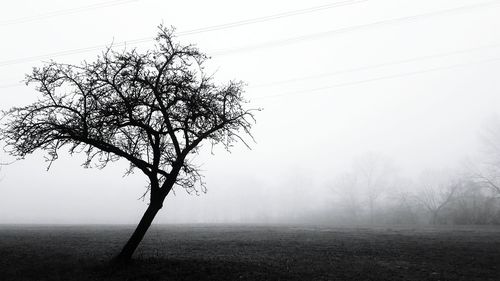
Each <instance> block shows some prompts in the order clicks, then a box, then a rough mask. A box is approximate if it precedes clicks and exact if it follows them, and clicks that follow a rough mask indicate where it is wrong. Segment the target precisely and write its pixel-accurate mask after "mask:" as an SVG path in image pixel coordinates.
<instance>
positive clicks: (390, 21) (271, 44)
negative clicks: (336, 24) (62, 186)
mask: <svg viewBox="0 0 500 281" xmlns="http://www.w3.org/2000/svg"><path fill="white" fill-rule="evenodd" d="M358 2H361V1H358ZM358 2H352V3H351V5H352V4H357V3H358ZM499 4H500V1H497V0H495V1H488V2H483V3H479V4H473V5H466V6H460V7H456V8H451V9H445V10H439V11H434V12H430V13H423V14H418V15H413V16H406V17H399V18H395V19H388V20H380V21H377V22H372V23H368V24H361V25H355V26H348V27H343V28H338V29H334V30H330V31H326V32H319V33H314V34H308V35H302V36H298V37H292V38H287V39H280V40H274V41H269V42H265V43H261V44H257V45H251V46H245V47H238V48H233V49H222V50H215V51H212V52H208V53H210V54H211V55H215V56H222V55H228V54H232V53H238V52H245V51H252V50H255V49H261V48H268V47H275V46H280V45H287V44H291V43H297V42H301V41H305V40H312V39H316V38H320V37H325V36H331V35H335V34H339V33H345V32H350V31H356V30H360V29H364V28H369V27H374V26H382V25H390V24H395V23H398V22H402V21H407V20H418V19H423V18H426V17H432V16H437V15H441V14H450V13H455V12H460V11H465V10H469V9H477V8H484V7H488V6H493V5H499ZM345 5H347V4H344V6H345ZM332 7H333V6H332ZM304 10H311V11H312V8H309V9H304ZM318 10H319V9H314V11H318ZM298 11H300V10H297V11H295V12H296V13H295V14H293V15H296V14H298ZM291 13H292V12H290V16H291ZM276 15H279V14H276ZM270 17H272V16H268V17H262V21H268V20H270V19H267V18H270ZM256 19H257V18H256ZM249 21H250V20H249ZM256 22H257V21H256V20H254V21H252V22H251V23H256ZM247 24H250V23H247ZM226 25H231V23H228V24H225V25H219V26H218V28H217V29H216V28H215V27H217V26H213V27H206V28H199V29H193V30H187V31H183V32H178V33H177V36H184V35H191V34H195V33H204V32H208V31H214V30H220V29H226V28H232V27H235V26H236V25H231V26H226ZM238 26H239V25H238ZM152 40H153V39H152V38H151V37H146V38H139V39H133V40H128V41H122V42H117V43H113V44H112V46H115V47H117V46H125V45H135V44H139V43H144V42H150V41H152ZM106 46H108V45H96V46H90V47H84V48H77V49H71V50H65V51H59V52H54V53H48V54H45V55H38V56H31V57H25V58H17V59H11V60H4V61H0V67H2V66H7V65H13V64H19V63H25V62H30V61H35V60H40V59H46V58H53V57H59V56H65V55H73V54H79V53H85V52H90V51H96V50H100V49H102V48H105V47H106Z"/></svg>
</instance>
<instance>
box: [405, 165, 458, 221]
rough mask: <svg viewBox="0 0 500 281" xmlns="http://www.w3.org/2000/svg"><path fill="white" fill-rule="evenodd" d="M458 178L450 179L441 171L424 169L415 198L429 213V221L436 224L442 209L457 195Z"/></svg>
mask: <svg viewBox="0 0 500 281" xmlns="http://www.w3.org/2000/svg"><path fill="white" fill-rule="evenodd" d="M460 187H461V181H460V180H450V179H448V178H446V177H445V175H443V173H442V172H437V171H426V172H424V173H423V174H422V176H421V180H420V190H419V192H418V193H417V195H416V196H415V198H416V200H417V201H418V202H420V204H421V205H422V206H423V207H424V208H425V209H426V210H427V211H428V212H429V213H430V216H431V218H430V223H431V224H436V223H437V222H438V218H439V215H440V214H441V212H442V210H443V209H444V208H445V207H446V206H448V205H449V204H450V203H451V202H452V201H453V200H454V199H455V198H456V196H457V193H458V191H459V188H460Z"/></svg>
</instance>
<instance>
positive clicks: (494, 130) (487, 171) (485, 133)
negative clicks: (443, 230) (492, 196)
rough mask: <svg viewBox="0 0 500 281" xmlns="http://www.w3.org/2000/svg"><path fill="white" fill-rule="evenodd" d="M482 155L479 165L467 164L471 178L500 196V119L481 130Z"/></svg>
mask: <svg viewBox="0 0 500 281" xmlns="http://www.w3.org/2000/svg"><path fill="white" fill-rule="evenodd" d="M481 139H482V142H483V155H482V160H481V161H479V162H478V163H479V164H474V163H467V168H468V170H469V172H470V174H471V175H470V176H471V178H473V179H474V180H475V181H476V182H477V183H479V184H481V185H482V186H483V187H487V188H489V189H491V190H492V191H493V192H494V193H496V194H497V195H499V196H500V119H498V118H496V119H493V120H491V121H490V122H489V123H487V124H486V125H485V126H483V128H482V130H481Z"/></svg>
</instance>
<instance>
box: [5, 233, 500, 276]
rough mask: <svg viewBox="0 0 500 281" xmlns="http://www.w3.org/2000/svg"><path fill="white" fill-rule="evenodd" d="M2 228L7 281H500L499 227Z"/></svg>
mask: <svg viewBox="0 0 500 281" xmlns="http://www.w3.org/2000/svg"><path fill="white" fill-rule="evenodd" d="M131 231H132V227H131V226H11V225H3V226H0V280H5V281H6V280H468V281H470V280H500V228H498V227H453V228H452V227H439V228H430V227H423V228H415V227H392V226H390V227H389V226H387V227H373V228H361V227H359V228H354V227H343V228H331V227H299V226H296V227H295V226H247V225H162V226H157V225H155V226H153V227H152V229H150V232H149V233H148V235H147V237H146V238H145V240H144V241H143V243H142V244H141V246H140V248H139V250H138V252H137V255H136V259H135V261H134V262H133V263H132V264H131V265H130V266H128V267H127V268H121V269H110V268H109V267H107V266H106V262H107V261H108V260H109V259H110V258H111V257H112V255H113V254H115V253H116V252H117V251H118V250H119V249H120V247H121V246H122V245H123V243H124V242H125V240H126V239H127V238H128V235H129V234H130V232H131Z"/></svg>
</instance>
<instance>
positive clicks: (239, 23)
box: [0, 0, 368, 67]
mask: <svg viewBox="0 0 500 281" xmlns="http://www.w3.org/2000/svg"><path fill="white" fill-rule="evenodd" d="M135 1H137V0H135ZM366 1H368V0H357V1H356V0H349V1H341V2H335V3H331V4H327V5H322V6H315V7H311V8H306V9H301V10H295V11H290V12H285V13H279V14H274V15H269V16H264V17H258V18H253V19H247V20H242V21H236V22H230V23H226V24H220V25H213V26H208V27H203V28H197V29H192V30H186V31H182V32H178V33H176V35H177V36H186V35H192V34H197V33H204V32H210V31H215V30H222V29H228V28H233V27H238V26H243V25H249V24H255V23H260V22H266V21H271V20H276V19H280V18H284V17H291V16H296V15H302V14H307V13H312V12H317V11H321V10H326V9H331V8H335V7H340V6H347V5H354V4H358V3H361V2H366ZM151 41H153V38H151V37H143V38H138V39H132V40H128V41H122V42H117V43H113V46H115V47H117V46H125V45H135V44H140V43H145V42H151ZM107 46H108V45H96V46H90V47H84V48H77V49H71V50H65V51H59V52H54V53H48V54H45V55H38V56H31V57H25V58H17V59H11V60H4V61H0V67H1V66H7V65H12V64H18V63H24V62H30V61H35V60H40V59H47V58H53V57H59V56H66V55H74V54H79V53H85V52H91V51H98V50H101V49H102V48H106V47H107Z"/></svg>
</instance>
